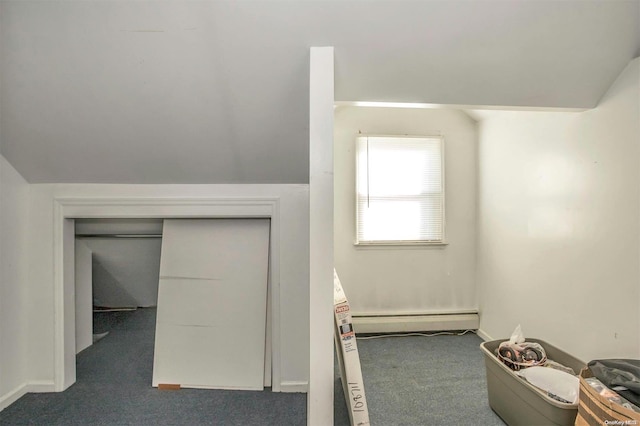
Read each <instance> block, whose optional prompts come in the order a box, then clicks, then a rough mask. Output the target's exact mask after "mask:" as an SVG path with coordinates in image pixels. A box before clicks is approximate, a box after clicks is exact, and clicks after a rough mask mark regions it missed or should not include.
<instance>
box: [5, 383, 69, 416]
mask: <svg viewBox="0 0 640 426" xmlns="http://www.w3.org/2000/svg"><path fill="white" fill-rule="evenodd" d="M55 391H56V387H55V385H54V383H53V381H50V380H34V381H31V382H27V383H23V384H21V385H20V386H18V387H16V388H15V389H13V390H12V391H10V392H8V393H6V394H5V395H2V396H0V411H2V410H4V409H5V408H7V407H8V406H10V405H11V404H13V403H14V402H16V401H17V400H18V399H20V398H22V397H23V396H24V395H26V394H28V393H42V392H55Z"/></svg>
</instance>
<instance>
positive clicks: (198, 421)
mask: <svg viewBox="0 0 640 426" xmlns="http://www.w3.org/2000/svg"><path fill="white" fill-rule="evenodd" d="M94 317H95V324H94V332H96V333H101V332H103V331H107V330H108V331H109V335H108V336H107V337H105V338H104V339H102V340H100V341H99V342H97V343H96V344H95V345H93V346H91V347H89V348H87V349H86V350H84V351H83V352H81V353H80V354H79V355H78V357H77V382H76V384H74V385H73V386H71V387H70V388H69V389H68V390H66V391H65V392H61V393H48V394H28V395H25V396H24V397H22V398H20V399H19V400H18V401H17V402H16V403H14V404H13V405H11V406H9V407H8V408H6V409H5V410H4V411H2V412H0V425H256V426H258V425H260V426H262V425H278V426H280V425H306V404H307V402H306V395H305V394H292V393H272V392H271V391H270V390H268V389H267V390H265V391H263V392H250V391H224V390H202V389H181V390H178V391H160V390H158V389H156V388H152V387H151V375H152V368H153V344H154V334H155V309H138V310H137V311H133V312H116V313H99V314H96V315H94Z"/></svg>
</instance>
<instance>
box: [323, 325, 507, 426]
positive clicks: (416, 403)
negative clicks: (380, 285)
mask: <svg viewBox="0 0 640 426" xmlns="http://www.w3.org/2000/svg"><path fill="white" fill-rule="evenodd" d="M480 343H482V339H480V338H479V337H478V336H476V335H475V334H472V333H468V334H465V335H464V336H435V337H422V336H411V337H385V338H382V339H372V340H362V339H358V352H359V353H360V363H361V366H362V375H363V378H364V385H365V395H366V398H367V404H368V405H369V420H370V421H371V424H372V425H374V426H390V425H468V424H473V425H482V426H493V425H504V423H503V422H502V420H501V419H500V417H498V415H497V414H495V413H494V412H493V411H492V410H491V408H490V407H489V402H488V397H487V382H486V377H485V368H484V360H483V354H482V352H481V351H480ZM334 389H335V390H334V401H335V403H334V405H335V414H334V421H335V426H347V425H349V414H348V411H347V405H346V402H345V399H344V392H343V390H342V385H341V382H340V378H339V370H338V367H337V365H336V380H335V388H334Z"/></svg>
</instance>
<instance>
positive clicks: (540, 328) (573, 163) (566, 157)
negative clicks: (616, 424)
mask: <svg viewBox="0 0 640 426" xmlns="http://www.w3.org/2000/svg"><path fill="white" fill-rule="evenodd" d="M639 75H640V59H635V60H634V61H632V62H631V63H630V64H629V65H628V66H627V68H626V69H625V70H624V71H623V72H622V73H621V75H620V76H619V77H618V79H617V80H616V81H615V83H613V85H612V86H611V87H610V88H609V90H608V92H607V93H606V94H605V96H604V97H603V98H602V100H601V101H600V103H599V104H598V106H597V107H596V108H595V109H593V110H590V111H586V112H583V113H546V112H501V113H498V112H495V113H490V114H488V117H487V118H486V119H485V120H484V121H483V123H482V125H481V127H480V139H481V140H480V182H479V185H480V186H479V191H480V205H479V227H480V232H479V234H480V235H479V244H478V277H479V278H478V279H479V285H480V288H479V292H480V295H481V297H480V308H481V325H480V326H481V329H482V331H483V332H484V333H485V336H487V337H491V338H496V339H498V338H504V337H508V336H509V335H510V333H511V331H512V330H513V329H514V328H515V327H516V326H517V325H518V324H521V325H522V329H523V331H524V333H525V337H538V338H542V339H544V340H546V341H548V342H550V343H553V344H555V345H557V346H559V347H560V348H562V349H563V350H565V351H567V352H569V353H572V354H574V355H575V356H577V357H579V358H581V359H583V360H585V361H589V360H592V359H598V358H608V357H616V358H624V357H630V358H637V357H638V356H639V355H640V318H639V316H640V303H639V300H640V270H639V266H638V265H639V263H638V259H639V256H640V242H639V240H638V235H639V232H640V191H639V182H640V168H639V167H638V158H640V142H639V141H640V120H639V117H640V105H639V104H640V101H639V98H638V93H639V92H640V81H639V80H640V79H639Z"/></svg>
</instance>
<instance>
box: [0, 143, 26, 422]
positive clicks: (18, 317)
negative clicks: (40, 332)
mask: <svg viewBox="0 0 640 426" xmlns="http://www.w3.org/2000/svg"><path fill="white" fill-rule="evenodd" d="M28 218H29V184H28V183H27V182H26V181H25V180H24V179H23V178H22V176H21V175H20V174H19V173H18V172H17V171H16V170H15V169H14V168H13V167H12V166H11V164H9V162H7V160H5V158H4V157H2V156H0V410H2V409H4V408H5V407H6V406H8V405H9V404H11V403H12V402H14V401H15V400H16V399H18V398H19V397H21V396H22V395H23V394H24V393H25V392H26V391H28V381H29V375H28V370H27V368H28V364H27V354H28V352H27V341H28V337H27V336H28V330H29V329H28V319H27V315H26V312H27V307H28V306H29V303H28V266H27V263H28V259H29V258H28V251H27V233H28V229H29V226H28V225H29V224H28V220H29V219H28Z"/></svg>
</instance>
